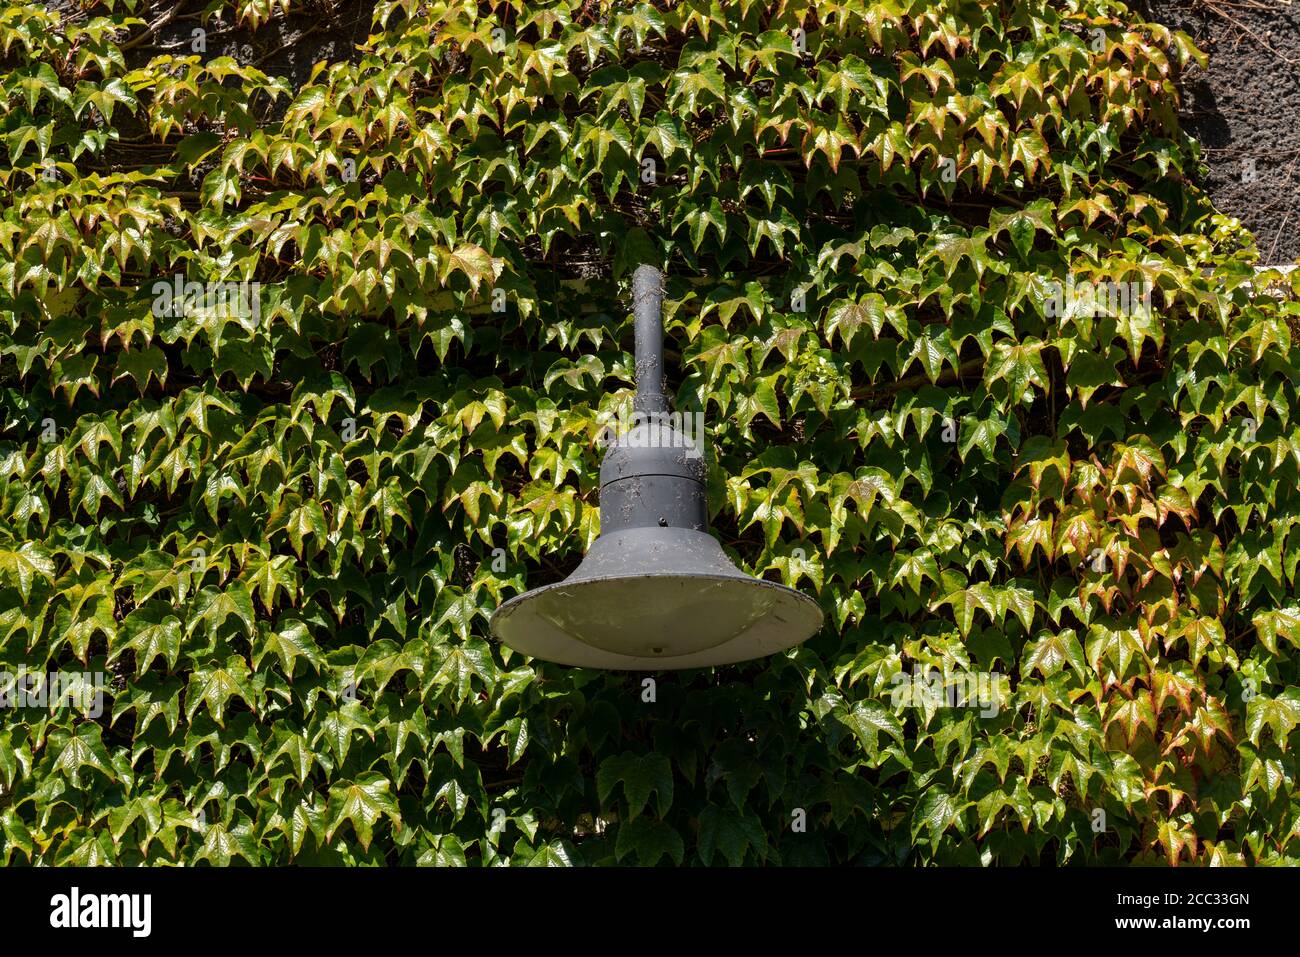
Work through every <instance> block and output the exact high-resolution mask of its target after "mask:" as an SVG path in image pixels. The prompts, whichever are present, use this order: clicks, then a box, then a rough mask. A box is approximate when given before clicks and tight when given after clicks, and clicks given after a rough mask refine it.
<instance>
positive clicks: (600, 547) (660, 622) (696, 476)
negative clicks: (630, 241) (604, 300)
mask: <svg viewBox="0 0 1300 957" xmlns="http://www.w3.org/2000/svg"><path fill="white" fill-rule="evenodd" d="M661 288H662V287H661V277H660V275H659V272H658V271H657V270H655V269H653V268H652V267H649V266H642V267H640V268H639V269H637V271H636V274H635V275H634V276H633V295H634V299H635V308H636V374H637V393H636V399H635V402H634V408H635V409H636V412H637V413H638V424H637V425H636V426H635V427H634V428H633V429H631V430H630V431H629V432H628V433H627V434H626V435H623V436H620V437H618V438H617V439H616V440H615V441H613V442H612V443H611V445H610V447H609V450H608V452H607V453H606V456H605V460H604V462H603V464H602V465H601V470H600V484H601V489H600V514H601V534H600V536H599V537H598V538H597V539H596V541H595V542H594V543H593V544H592V546H591V549H590V550H589V551H588V553H587V555H586V557H585V558H584V559H583V561H582V563H581V564H580V565H579V566H578V568H577V570H575V571H574V572H573V574H572V575H570V576H569V577H568V578H566V579H565V580H564V581H561V582H557V583H556V584H553V585H546V586H543V587H541V588H536V589H533V590H532V591H529V592H526V593H525V594H523V595H519V596H517V597H515V598H512V599H511V600H510V601H508V602H506V603H505V604H503V605H502V606H501V607H500V608H498V609H497V610H496V612H495V613H494V614H493V616H492V620H491V629H492V633H493V634H494V635H495V636H496V637H497V638H498V639H500V640H501V641H502V642H503V643H504V644H506V645H507V646H509V647H511V648H514V649H515V650H517V651H521V652H523V653H524V654H526V655H530V656H531V657H534V658H541V659H544V660H546V661H554V662H558V663H560V664H566V665H578V666H582V667H587V668H603V669H610V670H631V671H644V670H649V671H662V670H672V669H681V668H702V667H708V666H711V665H721V664H728V663H731V662H736V661H745V660H748V659H751V658H761V657H764V656H766V655H770V654H772V653H774V652H777V651H782V650H784V649H786V648H790V647H792V646H794V645H797V644H799V643H800V642H803V641H805V640H807V639H808V638H810V637H811V636H812V635H813V634H815V633H816V632H817V631H818V630H819V629H820V628H821V624H822V611H821V608H820V607H819V606H818V604H817V603H816V602H815V601H813V600H812V599H810V598H808V597H807V596H806V595H803V594H801V593H800V592H798V591H795V590H794V589H792V588H787V587H785V586H784V585H779V584H776V583H774V582H767V581H762V580H759V579H756V578H753V577H752V576H750V575H746V574H745V573H744V572H742V571H741V570H740V569H739V568H737V567H736V565H735V564H734V563H733V562H732V561H731V560H730V559H729V558H728V557H727V556H726V554H725V553H724V552H723V550H722V546H721V545H719V544H718V541H717V539H715V538H714V537H713V536H712V535H710V534H709V533H708V524H707V508H706V502H705V486H704V478H705V472H704V469H705V466H704V457H703V454H702V451H703V450H702V449H701V448H700V447H699V446H698V445H697V444H696V441H695V440H692V439H689V438H687V437H686V436H684V435H682V433H681V432H680V431H678V430H677V429H676V427H675V424H674V423H673V420H672V419H671V418H670V417H668V415H667V403H666V400H665V398H664V395H663V386H662V383H663V371H662V352H663V325H662V318H661V312H660V307H661V304H662V291H661Z"/></svg>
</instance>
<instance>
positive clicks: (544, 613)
mask: <svg viewBox="0 0 1300 957" xmlns="http://www.w3.org/2000/svg"><path fill="white" fill-rule="evenodd" d="M821 624H822V610H821V608H820V607H819V606H818V605H817V603H816V602H815V601H813V600H812V599H811V598H808V597H807V596H805V595H803V594H801V593H800V592H797V591H795V590H794V589H793V588H787V587H785V586H784V585H778V584H776V583H774V582H766V581H761V580H759V579H757V578H752V577H750V576H749V575H746V574H745V573H744V572H742V571H741V570H740V569H739V568H737V567H736V566H735V565H734V564H733V563H732V562H731V560H730V559H729V558H727V556H726V555H725V554H724V553H723V551H722V546H720V545H719V544H718V542H717V540H716V539H715V538H714V537H713V536H712V535H710V534H708V533H707V532H703V531H695V530H693V529H688V528H632V529H625V530H623V531H617V532H613V533H612V534H608V535H604V534H602V535H601V536H600V537H599V538H597V539H596V541H595V542H594V543H593V544H592V546H591V550H590V551H589V552H588V553H587V556H586V558H584V559H583V560H582V564H581V565H579V566H578V568H577V570H576V571H574V573H573V574H572V575H570V576H569V577H568V578H566V579H565V580H564V581H562V582H558V583H557V584H554V585H546V586H544V587H542V588H537V589H534V590H533V591H530V592H528V593H526V594H523V595H519V596H517V597H515V598H512V599H511V600H510V601H508V602H506V603H505V604H504V605H502V606H501V607H500V608H499V609H497V612H496V614H494V615H493V616H492V631H493V633H494V634H495V635H496V636H497V637H498V638H500V639H501V640H502V641H503V642H505V643H506V644H507V645H509V646H510V647H511V648H514V649H516V650H518V651H522V652H523V653H524V654H526V655H531V656H532V657H534V658H542V659H545V660H546V661H556V662H559V663H560V664H565V665H580V666H582V667H585V668H605V669H610V670H621V671H661V670H674V669H681V668H704V667H708V666H711V665H725V664H730V663H732V662H736V661H747V660H749V659H751V658H762V657H765V656H767V655H770V654H773V653H774V652H777V651H784V650H785V649H786V648H790V647H792V646H794V645H797V644H799V643H800V642H802V641H804V640H806V639H807V638H809V637H811V636H812V635H813V634H814V633H816V632H817V631H818V629H820V628H821Z"/></svg>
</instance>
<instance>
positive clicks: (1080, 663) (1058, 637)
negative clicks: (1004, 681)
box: [1020, 628, 1088, 681]
mask: <svg viewBox="0 0 1300 957" xmlns="http://www.w3.org/2000/svg"><path fill="white" fill-rule="evenodd" d="M1066 665H1069V666H1070V667H1071V668H1073V669H1074V673H1075V674H1076V675H1078V676H1079V679H1080V680H1082V681H1086V680H1087V679H1088V663H1087V661H1086V660H1085V659H1084V656H1083V646H1082V645H1080V644H1079V638H1078V636H1077V635H1076V634H1075V633H1074V629H1073V628H1063V629H1061V630H1060V631H1057V632H1043V633H1041V634H1040V635H1039V637H1038V640H1037V641H1035V642H1034V643H1033V644H1032V645H1028V644H1027V645H1025V653H1024V656H1023V657H1022V659H1021V661H1020V672H1021V674H1031V673H1033V672H1035V671H1037V672H1039V673H1040V674H1041V675H1042V676H1043V677H1044V678H1050V677H1051V676H1052V675H1054V674H1056V673H1057V672H1058V671H1060V670H1061V669H1062V668H1064V667H1065V666H1066Z"/></svg>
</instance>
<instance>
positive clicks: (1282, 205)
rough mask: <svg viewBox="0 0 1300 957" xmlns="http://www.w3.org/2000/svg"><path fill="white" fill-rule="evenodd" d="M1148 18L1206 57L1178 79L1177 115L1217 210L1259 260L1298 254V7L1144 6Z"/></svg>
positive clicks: (1157, 0)
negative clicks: (1243, 234)
mask: <svg viewBox="0 0 1300 957" xmlns="http://www.w3.org/2000/svg"><path fill="white" fill-rule="evenodd" d="M1138 9H1139V10H1141V12H1143V13H1144V14H1145V15H1146V16H1147V18H1148V19H1151V20H1154V21H1157V22H1159V23H1163V24H1165V25H1166V26H1169V27H1172V28H1174V29H1177V30H1182V31H1183V32H1184V33H1186V34H1188V35H1189V36H1190V37H1191V38H1192V39H1193V40H1195V41H1196V44H1197V46H1199V47H1200V48H1201V49H1202V50H1204V51H1205V52H1206V53H1208V54H1209V57H1210V64H1209V69H1208V70H1201V69H1200V68H1199V67H1196V66H1194V65H1193V66H1192V67H1191V68H1190V69H1189V70H1187V71H1186V72H1185V73H1184V75H1183V77H1182V80H1181V85H1182V90H1183V104H1182V117H1183V123H1184V125H1185V128H1186V129H1187V131H1188V132H1189V133H1190V134H1191V135H1192V136H1194V137H1196V139H1197V140H1199V141H1200V143H1201V146H1202V149H1203V153H1204V155H1203V157H1202V158H1203V159H1204V161H1205V163H1206V165H1207V166H1208V167H1209V175H1208V177H1207V178H1206V179H1205V180H1204V181H1203V185H1204V186H1205V187H1206V189H1207V190H1208V191H1209V193H1210V196H1211V198H1212V199H1213V200H1214V205H1215V206H1216V207H1217V208H1218V209H1219V210H1220V211H1221V212H1224V213H1227V214H1228V215H1230V216H1235V217H1236V218H1237V219H1239V220H1241V221H1242V223H1243V224H1245V226H1246V227H1247V228H1248V229H1250V231H1251V232H1253V233H1254V234H1255V238H1256V240H1257V241H1258V243H1259V251H1260V256H1261V259H1260V262H1261V264H1264V265H1287V264H1290V263H1292V262H1294V261H1295V260H1296V258H1297V257H1298V256H1300V208H1298V207H1300V3H1297V2H1294V0H1213V2H1211V0H1192V2H1188V0H1149V2H1147V3H1145V4H1141V5H1139V7H1138Z"/></svg>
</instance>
